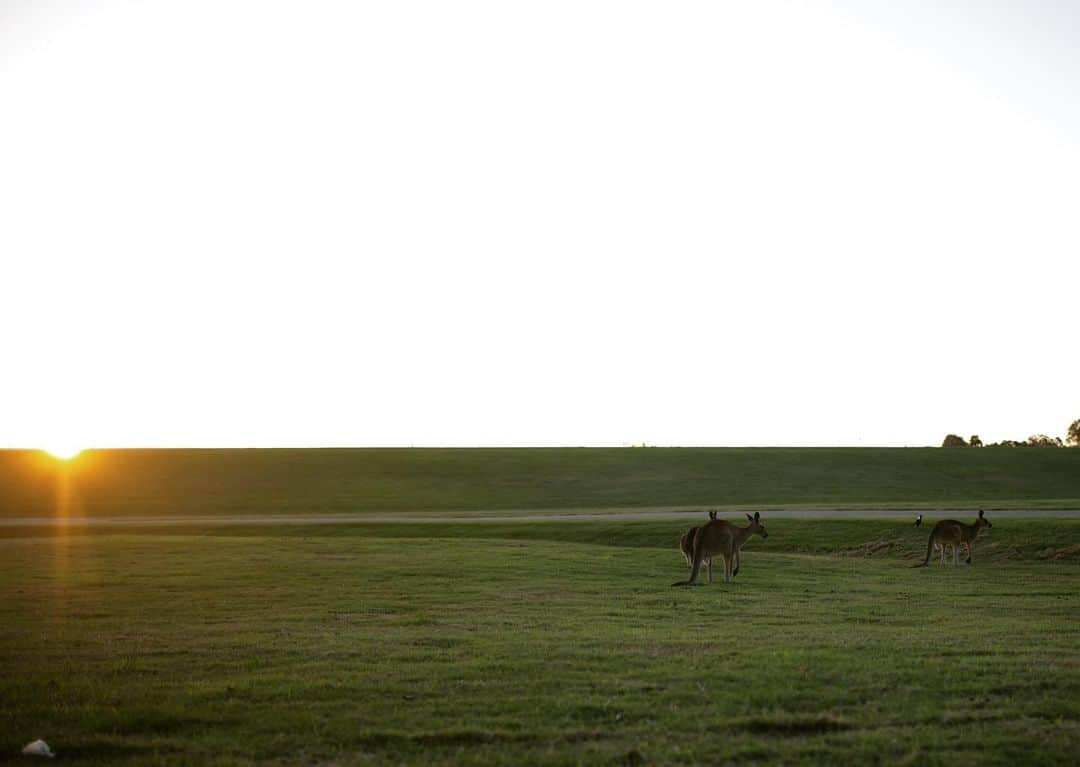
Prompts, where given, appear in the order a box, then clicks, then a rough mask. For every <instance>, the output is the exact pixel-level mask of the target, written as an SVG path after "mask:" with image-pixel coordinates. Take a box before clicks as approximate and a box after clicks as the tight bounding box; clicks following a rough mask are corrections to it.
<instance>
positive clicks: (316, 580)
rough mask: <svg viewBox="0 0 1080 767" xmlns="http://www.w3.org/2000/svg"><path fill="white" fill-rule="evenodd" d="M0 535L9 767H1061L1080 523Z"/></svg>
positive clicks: (1079, 630)
mask: <svg viewBox="0 0 1080 767" xmlns="http://www.w3.org/2000/svg"><path fill="white" fill-rule="evenodd" d="M994 522H995V527H994V528H993V530H991V531H990V532H989V534H986V535H985V538H983V537H980V539H979V541H978V543H977V544H976V548H975V564H974V566H971V567H959V568H952V567H946V568H942V567H938V566H936V565H933V566H931V567H930V568H925V569H912V567H911V564H912V562H913V561H915V560H914V559H913V558H914V557H918V556H919V555H921V553H922V552H923V551H924V547H925V540H926V539H925V535H926V531H925V529H923V530H916V529H915V528H913V527H911V526H910V525H909V523H908V522H907V521H904V522H900V521H898V520H887V519H886V520H882V519H875V520H866V521H813V520H805V519H776V520H774V521H769V520H768V519H766V523H767V525H768V527H769V531H770V537H769V539H768V540H761V539H760V538H755V539H753V540H752V541H751V542H750V543H749V544H747V547H746V550H745V552H744V565H743V572H742V573H741V574H740V575H739V577H738V578H737V579H736V580H735V582H734V583H732V584H723V583H714V584H712V585H708V586H702V587H699V588H671V587H670V584H671V583H672V581H674V580H676V579H680V578H682V577H685V572H686V570H685V566H684V565H683V563H682V560H681V557H680V556H679V554H678V552H677V550H676V541H677V538H678V535H679V534H680V533H681V532H682V528H683V527H684V525H683V524H681V523H679V522H674V521H664V522H659V521H656V522H637V521H635V522H628V523H612V522H610V521H592V522H539V521H530V522H516V523H487V522H480V523H468V524H454V525H447V524H435V523H432V524H417V525H389V524H363V525H351V526H341V527H333V526H321V527H314V526H313V527H303V526H291V527H287V526H281V527H265V526H264V527H246V528H245V527H220V526H219V527H205V528H199V527H191V526H189V527H176V528H172V527H170V528H167V529H158V530H139V529H137V528H132V529H131V530H125V531H122V532H120V531H109V532H105V531H102V530H93V529H90V530H83V531H77V530H67V531H64V530H61V531H55V530H54V531H45V530H41V529H37V530H34V529H6V530H3V531H2V532H0V668H2V669H3V684H2V685H0V760H3V759H5V758H7V757H10V756H12V755H14V754H17V752H18V749H19V748H20V747H21V746H22V745H23V744H24V743H26V742H28V741H30V740H32V739H34V738H37V737H42V738H45V739H46V740H47V741H49V743H50V744H51V745H52V746H53V747H54V748H55V749H56V750H57V751H58V752H59V754H60V757H59V759H58V762H62V763H66V764H97V763H125V762H126V763H130V764H195V763H199V764H252V763H264V762H271V763H274V764H280V765H292V764H357V765H367V764H374V765H378V764H399V763H403V762H404V763H422V764H462V765H469V764H506V765H520V764H599V765H620V764H624V765H643V764H648V763H651V764H657V765H661V764H717V763H724V762H729V763H737V764H774V763H780V762H784V763H789V764H798V763H806V764H811V763H822V762H831V763H835V764H919V765H924V764H929V765H933V764H940V765H950V767H952V766H955V765H974V764H1008V765H1016V764H1025V765H1027V764H1075V763H1076V759H1077V755H1078V753H1080V520H1072V519H1055V520H1046V521H1042V520H1037V519H1030V518H1024V519H1016V518H1008V517H1006V518H1000V517H999V518H994Z"/></svg>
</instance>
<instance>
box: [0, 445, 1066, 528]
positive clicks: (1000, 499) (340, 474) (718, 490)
mask: <svg viewBox="0 0 1080 767" xmlns="http://www.w3.org/2000/svg"><path fill="white" fill-rule="evenodd" d="M64 472H67V475H66V478H65V477H64V476H63V473H64ZM65 479H66V482H65V481H62V480H65ZM58 488H66V490H64V491H63V492H64V493H65V498H67V500H68V501H69V502H70V507H71V511H72V513H75V514H85V515H90V516H93V515H142V516H154V515H171V514H221V515H227V514H240V513H245V514H276V513H290V514H306V513H341V512H356V513H369V512H412V511H420V512H423V511H476V510H479V511H498V510H532V511H536V510H543V509H605V508H643V509H649V508H679V507H687V506H690V507H693V506H709V507H719V508H736V507H738V508H781V507H804V508H815V507H816V508H845V507H848V508H850V507H858V508H875V507H887V508H910V509H934V508H973V507H979V506H981V507H983V508H986V509H996V508H1023V509H1046V508H1077V507H1080V450H1077V449H1034V448H1015V449H998V448H982V449H939V448H899V449H891V448H621V449H599V448H566V449H563V448H553V449H486V448H485V449H442V450H435V449H416V450H411V449H402V450H390V449H371V450H123V451H89V452H87V453H85V454H83V455H81V456H79V457H78V458H76V459H75V460H73V461H71V462H70V463H67V464H62V463H58V462H56V461H54V460H52V459H51V458H49V457H47V456H45V455H44V454H41V453H37V452H35V451H0V516H4V517H15V516H23V517H33V516H51V515H53V514H55V513H56V508H57V503H58V497H57V496H58V493H59V492H61V491H59V490H58Z"/></svg>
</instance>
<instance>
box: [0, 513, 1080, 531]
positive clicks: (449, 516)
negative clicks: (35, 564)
mask: <svg viewBox="0 0 1080 767" xmlns="http://www.w3.org/2000/svg"><path fill="white" fill-rule="evenodd" d="M920 513H921V514H924V515H925V516H926V519H927V521H934V520H937V519H945V518H948V517H953V518H957V519H964V518H965V517H969V516H974V512H973V511H972V510H971V509H963V510H960V509H942V510H937V511H922V512H920V511H912V510H909V509H904V510H894V509H776V510H772V511H770V510H767V509H762V510H761V514H762V516H763V517H765V518H766V519H769V518H775V517H805V518H809V519H866V518H869V517H902V518H911V519H914V518H915V516H916V515H917V514H920ZM704 516H705V509H693V510H672V509H654V510H647V509H646V510H641V509H638V510H633V511H630V510H612V511H606V512H605V511H580V512H574V511H508V512H473V513H462V512H448V513H444V512H437V511H427V512H412V513H399V514H379V513H372V514H228V515H226V514H221V515H210V514H179V515H176V516H168V517H161V516H158V517H85V518H75V519H69V520H67V522H68V523H69V524H75V525H92V526H95V527H96V526H115V527H131V526H139V527H143V526H151V527H152V526H158V525H162V526H164V525H355V524H365V523H367V524H370V523H375V522H413V523H420V524H435V523H438V524H447V523H455V524H456V523H466V522H526V521H527V522H542V521H558V522H564V521H573V520H599V519H610V520H613V521H614V520H648V519H685V520H693V519H698V518H704ZM720 516H721V518H728V519H730V518H735V519H742V516H743V513H742V512H740V511H721V512H720ZM987 516H989V517H990V518H991V519H996V518H997V517H1080V509H1043V510H1039V509H998V510H991V511H988V512H987ZM56 524H59V520H57V519H56V518H54V517H10V518H7V519H0V527H42V526H52V525H56Z"/></svg>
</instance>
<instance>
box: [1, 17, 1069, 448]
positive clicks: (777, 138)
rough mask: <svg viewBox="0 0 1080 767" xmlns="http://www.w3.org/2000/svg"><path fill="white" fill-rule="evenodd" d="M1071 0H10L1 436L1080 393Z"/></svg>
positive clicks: (329, 430)
mask: <svg viewBox="0 0 1080 767" xmlns="http://www.w3.org/2000/svg"><path fill="white" fill-rule="evenodd" d="M1078 211H1080V12H1078V10H1077V4H1075V3H1069V4H1066V3H1036V2H1023V1H1022V0H1016V1H1015V2H1004V3H997V4H993V5H992V7H990V4H986V3H978V4H976V3H955V2H954V3H948V2H946V3H938V2H935V3H923V4H913V3H904V4H899V3H894V2H890V1H889V0H881V1H880V2H866V3H858V2H832V3H817V4H809V3H781V2H763V1H760V0H755V1H754V2H745V3H717V2H675V3H672V2H626V1H625V0H623V1H621V2H589V1H588V0H573V1H572V2H552V1H550V0H548V1H546V2H542V3H527V4H526V3H514V2H505V1H495V2H408V1H407V0H392V1H390V2H369V3H357V2H312V1H310V0H308V1H305V2H266V1H265V0H260V1H259V2H255V1H254V0H252V1H250V2H248V1H241V0H212V1H203V0H187V1H186V2H183V3H177V2H163V1H162V0H143V1H140V2H135V1H132V2H118V1H117V0H110V1H101V2H96V1H95V0H53V1H52V2H36V1H34V2H31V0H0V341H2V344H3V346H2V356H0V373H2V375H0V445H8V446H23V447H49V446H53V445H58V444H61V445H77V446H80V447H92V446H100V447H105V446H173V445H193V446H222V445H225V446H227V445H234V446H252V445H343V446H349V445H355V446H370V445H405V446H407V445H622V444H630V443H642V442H644V443H647V444H655V445H926V444H938V443H940V441H941V438H942V437H943V436H944V434H945V433H946V432H956V433H959V434H962V435H964V436H965V437H966V436H968V435H970V434H972V433H978V434H980V435H981V436H982V438H983V439H984V440H985V441H991V440H998V439H1002V438H1014V439H1022V438H1025V437H1027V436H1028V435H1029V434H1032V433H1036V432H1046V433H1050V434H1055V435H1063V434H1064V431H1065V428H1066V426H1067V424H1068V423H1069V422H1070V421H1071V420H1073V419H1075V418H1080V395H1078V394H1077V392H1080V354H1078V353H1077V347H1078V343H1077V337H1078V335H1080V333H1078V330H1080V327H1078V322H1077V317H1078V312H1077V308H1078V304H1077V286H1078V280H1077V278H1078V276H1080V266H1078V264H1080V247H1078V246H1080V220H1078Z"/></svg>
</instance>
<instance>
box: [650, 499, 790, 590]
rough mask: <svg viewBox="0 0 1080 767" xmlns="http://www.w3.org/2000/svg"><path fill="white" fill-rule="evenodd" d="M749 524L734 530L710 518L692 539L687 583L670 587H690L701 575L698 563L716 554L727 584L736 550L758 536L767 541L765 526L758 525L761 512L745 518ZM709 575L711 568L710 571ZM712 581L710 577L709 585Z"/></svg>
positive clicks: (735, 527) (729, 525) (674, 584)
mask: <svg viewBox="0 0 1080 767" xmlns="http://www.w3.org/2000/svg"><path fill="white" fill-rule="evenodd" d="M746 518H747V519H749V520H750V524H749V525H747V526H746V527H737V526H736V525H733V524H731V523H730V522H725V521H724V520H722V519H712V520H710V521H709V523H708V524H706V525H703V526H702V527H700V528H698V531H697V534H696V535H695V536H694V563H693V565H692V566H691V569H690V580H688V581H679V582H678V583H673V584H671V585H672V586H692V585H694V584H696V583H697V578H698V573H699V572H701V563H702V562H703V561H704V560H705V558H706V557H708V558H710V559H711V558H712V557H715V556H717V555H719V556H721V557H723V558H724V582H725V583H728V582H730V581H731V578H732V569H733V568H734V563H735V559H736V558H737V557H738V554H739V549H741V548H742V546H743V544H744V543H746V542H747V540H749V539H750V536H751V535H754V534H755V533H757V534H758V535H760V536H761V537H762V538H768V537H769V533H768V531H766V530H765V525H763V524H761V514H760V512H756V511H755V512H754V516H750V515H749V514H747V515H746ZM709 570H710V575H711V574H712V573H711V571H712V567H710V568H709ZM711 581H712V579H711V578H710V582H711Z"/></svg>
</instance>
